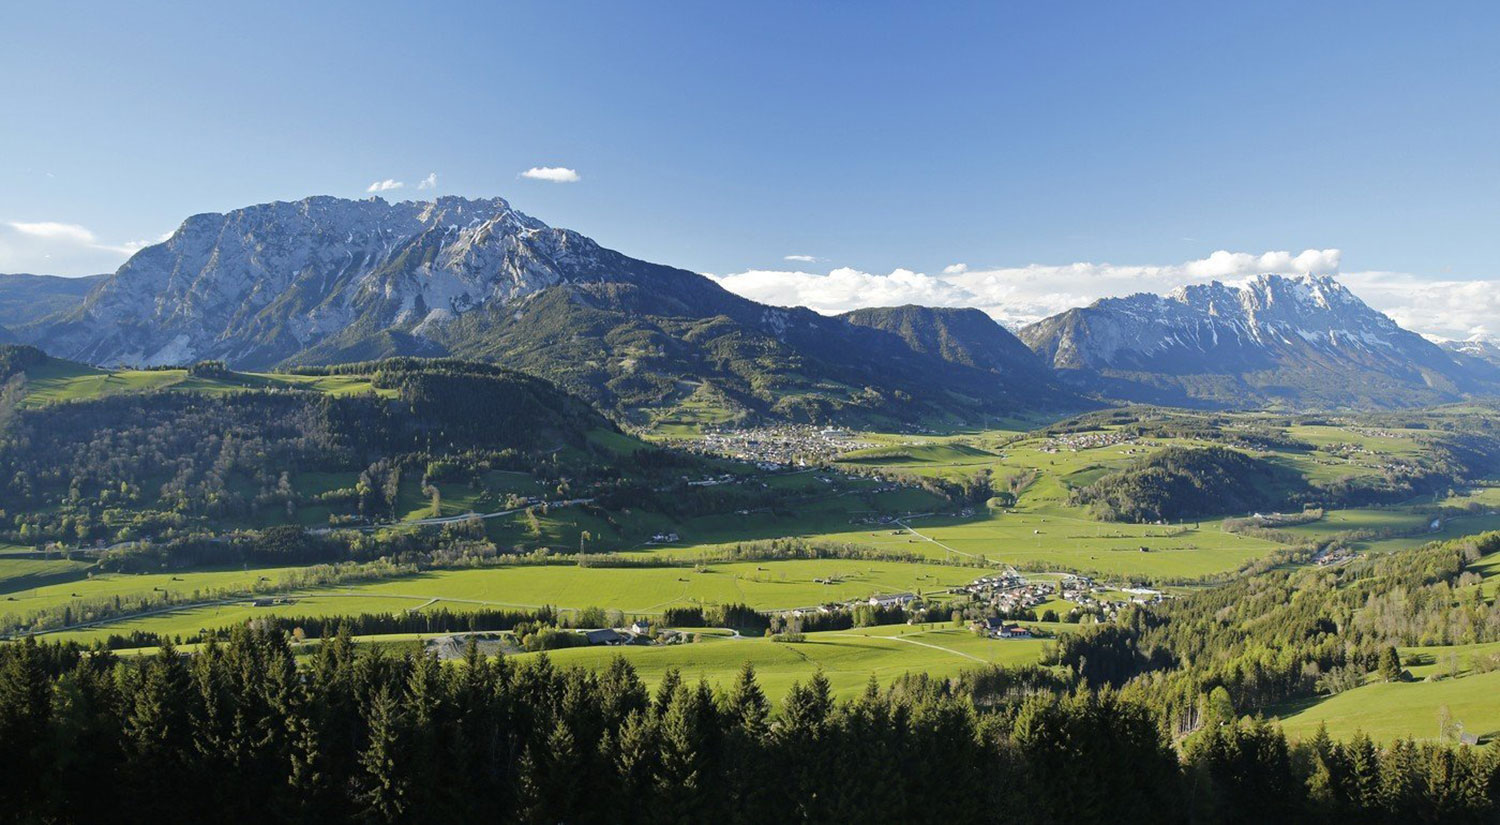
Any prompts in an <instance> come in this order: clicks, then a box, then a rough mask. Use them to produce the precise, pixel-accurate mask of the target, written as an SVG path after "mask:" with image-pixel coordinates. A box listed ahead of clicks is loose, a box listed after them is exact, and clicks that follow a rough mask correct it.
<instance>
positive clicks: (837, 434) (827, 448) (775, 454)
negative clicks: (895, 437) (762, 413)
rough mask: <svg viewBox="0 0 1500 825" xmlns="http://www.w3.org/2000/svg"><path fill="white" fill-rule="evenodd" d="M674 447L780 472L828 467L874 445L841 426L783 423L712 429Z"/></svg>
mask: <svg viewBox="0 0 1500 825" xmlns="http://www.w3.org/2000/svg"><path fill="white" fill-rule="evenodd" d="M674 446H678V447H682V448H685V449H689V450H694V451H697V452H702V453H708V454H711V455H717V456H722V457H725V458H733V459H738V460H740V461H747V462H750V463H752V464H755V465H756V466H757V467H759V468H760V469H762V470H780V469H786V468H788V467H813V466H819V465H822V464H827V463H829V462H831V461H833V460H834V459H836V458H838V457H839V456H840V455H842V454H844V453H847V452H849V451H851V450H862V449H866V448H868V447H873V446H874V445H873V444H870V443H867V442H864V441H860V440H859V439H857V438H855V436H854V434H853V433H851V432H850V431H848V430H846V429H843V428H841V427H817V426H813V425H811V424H780V425H776V426H769V427H752V428H748V429H712V428H708V429H705V430H704V433H703V437H702V438H701V439H692V440H687V441H683V442H681V443H680V444H674Z"/></svg>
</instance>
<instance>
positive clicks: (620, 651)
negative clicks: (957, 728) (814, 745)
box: [525, 625, 1045, 700]
mask: <svg viewBox="0 0 1500 825" xmlns="http://www.w3.org/2000/svg"><path fill="white" fill-rule="evenodd" d="M1043 644H1045V643H1044V642H1042V641H1040V640H1025V641H1021V640H1006V641H996V640H992V639H982V638H979V637H977V636H975V635H974V634H973V633H971V632H969V631H968V630H960V629H956V628H952V627H946V628H933V629H924V628H923V627H921V626H917V627H908V626H906V625H896V626H893V627H880V628H866V629H858V630H847V631H838V632H828V633H809V634H807V641H805V642H801V643H798V644H787V643H781V642H773V641H770V640H768V639H762V638H755V639H748V638H747V639H726V638H722V637H717V636H706V637H704V640H703V641H701V642H698V643H696V644H686V645H675V646H668V647H621V648H599V647H595V648H570V649H566V650H557V651H552V652H550V653H548V654H547V655H548V656H550V657H551V658H552V661H553V662H554V663H555V664H557V665H559V666H563V667H567V666H575V665H576V666H583V667H591V668H598V667H603V666H604V665H607V664H608V663H609V661H610V660H611V659H612V658H614V657H615V656H617V655H622V656H624V657H625V658H626V659H627V660H628V661H629V662H630V663H631V664H632V665H634V666H635V668H636V670H637V671H638V672H639V673H640V675H641V678H642V679H644V680H645V681H646V683H647V684H649V685H653V686H654V685H655V684H656V683H657V682H659V681H660V680H661V678H662V675H663V674H664V673H665V672H666V671H667V670H668V669H669V668H677V669H679V670H681V671H682V675H683V678H685V679H687V680H695V679H698V678H704V679H707V680H708V681H709V682H710V683H711V684H714V685H718V686H727V685H728V684H729V683H730V682H731V680H732V679H733V678H734V676H735V674H737V673H738V672H739V669H740V667H741V666H742V665H743V663H745V662H750V663H751V664H752V665H754V666H755V671H756V677H757V679H758V680H759V681H760V684H761V687H762V688H763V689H764V690H765V691H766V693H767V694H768V695H769V696H770V697H772V698H773V699H776V700H779V699H780V698H781V697H782V696H784V695H785V694H786V692H787V691H788V690H789V689H790V688H791V686H792V683H793V682H799V681H800V682H804V683H805V682H806V681H807V679H808V678H809V677H810V676H811V675H812V674H813V672H814V671H815V670H819V669H821V670H822V671H823V674H824V675H825V676H827V677H828V681H829V683H830V684H831V685H832V687H833V690H834V692H835V693H836V694H837V695H838V696H841V697H849V696H853V695H856V694H858V693H859V692H860V691H862V690H864V687H865V684H866V683H867V682H868V681H869V679H870V677H871V676H874V677H875V678H876V679H877V680H878V681H880V682H881V683H883V684H888V683H889V682H890V681H891V680H892V679H893V678H895V677H897V676H900V675H901V674H903V673H916V672H921V673H927V674H929V675H932V676H937V677H943V676H951V675H954V674H957V673H958V672H959V671H962V670H966V669H972V668H975V667H979V666H981V665H984V664H1034V663H1035V662H1036V661H1037V659H1038V657H1039V656H1040V655H1041V649H1042V645H1043ZM525 655H527V656H531V655H535V654H525Z"/></svg>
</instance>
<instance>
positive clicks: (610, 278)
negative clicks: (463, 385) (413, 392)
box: [0, 197, 1500, 425]
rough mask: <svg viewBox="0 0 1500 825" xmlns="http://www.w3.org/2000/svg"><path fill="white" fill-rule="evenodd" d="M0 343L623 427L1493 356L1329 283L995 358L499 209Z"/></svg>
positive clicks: (174, 245) (939, 318)
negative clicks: (473, 400)
mask: <svg viewBox="0 0 1500 825" xmlns="http://www.w3.org/2000/svg"><path fill="white" fill-rule="evenodd" d="M7 342H20V343H29V344H33V345H36V346H38V347H41V348H43V349H44V350H46V351H47V352H48V353H49V354H51V355H54V356H58V357H62V358H67V359H71V360H76V361H82V362H87V363H92V364H99V365H105V366H119V365H139V366H157V365H167V364H181V363H188V362H194V361H200V360H223V361H225V362H227V363H228V364H229V365H230V366H231V367H235V368H241V369H272V368H277V367H287V366H296V365H326V364H336V363H344V362H350V361H364V360H370V359H375V358H382V357H388V356H395V355H417V356H453V357H459V358H466V359H471V360H480V361H488V362H493V363H497V364H501V365H503V366H507V367H512V368H515V369H520V370H523V371H526V372H530V373H532V374H535V375H540V376H543V377H545V378H548V379H550V380H552V381H554V382H556V383H558V384H560V385H561V386H563V387H564V388H565V389H567V390H569V391H571V392H573V393H575V394H578V395H580V396H582V397H584V398H586V399H587V400H589V401H590V402H592V403H594V404H595V405H596V406H598V407H600V408H601V409H604V410H606V411H609V412H611V413H612V414H613V415H614V416H615V417H616V418H617V419H619V420H623V421H628V422H630V423H634V424H642V425H644V424H651V423H662V422H682V423H707V422H714V423H719V422H723V421H726V420H750V419H756V418H768V419H790V420H803V421H828V420H840V421H844V422H849V423H856V422H857V423H865V424H872V425H874V424H890V423H898V422H899V423H916V422H929V421H933V420H948V421H973V420H976V419H977V418H978V417H980V416H986V415H993V414H1001V415H1004V414H1017V413H1025V412H1042V411H1062V410H1078V409H1082V408H1085V407H1088V406H1093V405H1097V404H1099V403H1103V402H1109V401H1140V402H1151V403H1169V404H1182V405H1197V406H1241V407H1243V406H1265V405H1272V406H1277V405H1279V406H1296V407H1302V408H1335V407H1399V406H1408V405H1419V404H1433V403H1442V402H1448V401H1454V400H1458V399H1461V398H1465V397H1471V396H1476V395H1478V396H1486V395H1494V394H1500V358H1496V357H1495V353H1494V352H1492V351H1490V352H1486V351H1481V350H1477V349H1474V348H1473V347H1471V348H1470V349H1468V350H1464V349H1445V348H1443V347H1440V346H1438V345H1436V344H1433V343H1431V342H1429V341H1427V340H1426V339H1424V338H1422V337H1421V336H1419V335H1416V334H1415V333H1412V332H1409V331H1407V330H1404V329H1402V328H1401V327H1400V326H1398V325H1397V324H1396V323H1395V322H1394V321H1392V320H1391V319H1390V318H1388V317H1387V316H1385V315H1383V314H1381V313H1379V312H1376V311H1375V310H1373V309H1371V308H1370V307H1368V306H1366V305H1365V304H1364V303H1363V302H1362V301H1360V300H1359V299H1358V298H1357V297H1355V296H1354V295H1353V294H1352V293H1350V292H1349V291H1348V290H1347V289H1346V288H1344V287H1343V286H1342V285H1341V284H1340V283H1338V282H1337V281H1336V280H1334V279H1333V278H1331V277H1327V276H1297V277H1286V276H1282V275H1274V274H1268V275H1264V276H1261V277H1259V278H1256V279H1254V280H1252V281H1250V282H1248V283H1246V284H1244V285H1239V286H1234V285H1226V284H1222V283H1217V282H1215V283H1212V284H1203V285H1193V286H1186V287H1183V288H1181V289H1179V290H1177V291H1175V292H1173V293H1171V294H1169V295H1165V296H1161V295H1150V294H1144V293H1143V294H1137V295H1131V296H1128V297H1124V298H1109V299H1105V300H1101V301H1097V302H1095V303H1094V304H1091V305H1089V306H1087V307H1082V308H1077V309H1071V310H1068V311H1066V312H1063V313H1061V314H1058V315H1055V316H1052V317H1050V318H1047V319H1044V320H1042V321H1040V322H1037V323H1035V324H1032V325H1030V326H1028V327H1026V328H1024V329H1022V330H1021V331H1020V333H1019V337H1018V336H1017V335H1014V334H1012V333H1011V332H1009V331H1008V330H1006V329H1005V328H1004V327H1003V326H1001V325H1000V324H998V323H996V322H995V321H994V320H993V319H992V318H990V317H989V316H988V315H986V314H984V313H982V312H980V311H978V310H973V309H938V308H929V307H920V306H901V307H884V308H871V309H860V310H856V311H853V312H849V313H845V314H843V315H839V316H825V315H821V314H818V313H816V312H813V311H811V310H808V309H805V308H800V307H796V308H786V307H773V306H768V305H765V304H760V303H756V302H754V301H751V300H749V299H746V298H743V297H740V296H738V295H736V294H734V293H731V292H729V291H727V290H725V289H723V288H722V287H721V286H719V285H718V284H717V283H715V282H714V281H713V280H711V279H709V278H706V277H704V276H702V275H699V274H697V273H694V272H689V271H687V270H683V269H677V268H674V267H670V266H664V265H661V264H654V263H648V262H646V261H642V260H638V259H635V258H631V257H629V256H627V255H624V254H622V253H620V252H616V251H614V250H611V249H606V248H604V247H602V246H600V245H599V244H597V243H595V242H594V241H592V240H590V239H589V238H587V237H585V236H583V235H581V234H579V233H577V232H573V231H571V230H567V229H557V228H553V227H550V226H548V225H546V224H544V223H542V222H541V221H539V220H537V219H535V218H532V217H530V216H527V215H525V214H522V213H521V212H519V211H517V210H515V209H513V208H512V207H511V206H510V204H509V203H507V202H506V201H505V200H503V199H501V198H491V199H480V200H471V199H465V198H459V197H443V198H438V199H436V200H435V201H431V202H420V201H406V202H399V203H388V202H386V201H385V200H383V199H380V198H368V199H365V200H347V199H340V198H334V197H311V198H307V199H304V200H300V201H295V202H274V203H267V204H259V205H255V206H249V207H246V208H243V209H237V210H234V211H231V212H227V213H222V214H220V213H209V214H201V215H195V216H193V217H190V218H188V219H187V220H186V221H184V222H183V224H182V225H181V226H180V227H179V228H178V229H177V231H176V232H174V233H172V235H171V236H169V237H168V238H167V239H166V240H165V241H163V242H161V243H158V244H155V245H153V246H149V247H146V248H144V249H142V250H140V251H139V252H137V253H136V254H135V255H134V256H132V257H131V258H130V260H128V261H127V262H126V263H125V264H124V265H123V266H121V267H120V268H119V270H117V271H116V272H114V273H111V274H107V275H98V276H91V277H89V278H78V279H66V278H51V277H46V276H33V275H10V276H0V343H7ZM1492 349H1493V348H1492Z"/></svg>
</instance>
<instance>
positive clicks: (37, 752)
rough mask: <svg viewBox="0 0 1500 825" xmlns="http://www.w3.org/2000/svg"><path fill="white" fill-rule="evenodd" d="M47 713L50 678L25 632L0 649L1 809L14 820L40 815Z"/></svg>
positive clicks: (49, 712) (50, 699) (35, 645)
mask: <svg viewBox="0 0 1500 825" xmlns="http://www.w3.org/2000/svg"><path fill="white" fill-rule="evenodd" d="M51 714H52V679H51V677H50V676H49V675H48V674H47V671H46V669H45V667H44V665H43V662H42V656H41V653H40V652H39V651H38V650H37V644H36V639H35V638H33V637H31V636H27V637H26V639H25V640H24V641H22V642H21V643H19V644H14V645H10V646H7V647H6V648H4V649H0V747H3V748H4V753H5V755H6V759H5V766H4V768H3V769H0V810H3V811H5V813H6V815H7V816H14V817H15V818H16V819H17V820H26V819H30V818H32V817H33V816H36V817H38V818H39V817H40V813H41V812H40V811H38V810H36V807H38V806H40V804H41V802H42V796H43V795H42V793H41V790H42V788H41V781H42V772H41V769H40V766H41V765H42V764H44V760H45V758H46V756H45V754H44V751H43V748H44V747H45V743H46V738H47V727H48V722H49V719H50V717H51Z"/></svg>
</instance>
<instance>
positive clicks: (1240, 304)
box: [1020, 274, 1500, 408]
mask: <svg viewBox="0 0 1500 825" xmlns="http://www.w3.org/2000/svg"><path fill="white" fill-rule="evenodd" d="M1020 337H1021V339H1022V340H1023V341H1025V342H1026V344H1027V345H1029V346H1030V347H1031V348H1032V349H1033V350H1035V351H1036V352H1037V354H1038V355H1040V356H1041V357H1042V358H1043V359H1044V360H1046V361H1047V362H1048V363H1049V364H1050V365H1051V366H1052V367H1053V368H1054V369H1056V370H1057V371H1058V374H1059V376H1061V377H1062V378H1063V380H1064V381H1065V382H1066V383H1068V384H1070V385H1073V386H1076V387H1080V388H1087V389H1088V390H1089V391H1092V392H1096V393H1101V394H1103V395H1106V396H1110V397H1114V398H1121V399H1127V400H1134V401H1149V402H1154V403H1171V404H1211V405H1216V406H1263V405H1281V406H1297V407H1323V408H1327V407H1361V408H1370V407H1374V408H1382V407H1401V406H1411V405H1421V404H1436V403H1444V402H1449V401H1455V400H1458V399H1460V398H1463V397H1466V396H1470V395H1490V394H1494V393H1496V392H1497V390H1500V370H1497V369H1496V367H1495V365H1493V364H1490V363H1486V362H1484V361H1482V360H1480V359H1478V358H1473V357H1470V356H1468V355H1464V354H1460V353H1453V352H1450V351H1447V350H1445V349H1444V348H1442V347H1440V346H1438V345H1437V344H1434V343H1432V342H1431V341H1428V340H1427V339H1425V338H1423V337H1422V336H1420V335H1418V334H1416V333H1414V332H1411V331H1409V330H1406V329H1403V328H1401V327H1400V326H1399V325H1397V324H1396V322H1395V321H1393V320H1391V319H1390V318H1389V317H1388V316H1386V315H1384V314H1382V313H1380V312H1377V311H1376V310H1374V309H1371V308H1370V307H1369V306H1368V305H1366V304H1365V303H1364V302H1363V301H1361V300H1360V299H1359V298H1358V297H1356V296H1355V295H1354V294H1353V293H1352V292H1350V291H1349V290H1348V289H1347V288H1346V287H1345V286H1344V285H1343V284H1341V283H1339V282H1338V281H1337V280H1335V279H1334V278H1333V277H1331V276H1327V275H1300V276H1295V277H1287V276H1282V275H1275V274H1266V275H1261V276H1259V277H1256V278H1254V279H1251V280H1250V281H1248V282H1246V283H1244V284H1242V285H1228V284H1224V283H1220V282H1217V281H1215V282H1213V283H1209V284H1196V285H1191V286H1184V287H1181V288H1179V289H1177V290H1175V291H1173V292H1172V293H1170V294H1168V295H1152V294H1147V293H1139V294H1136V295H1130V296H1127V297H1123V298H1106V299H1103V300H1100V301H1096V302H1094V303H1093V304H1090V305H1089V306H1087V307H1081V308H1077V309H1070V310H1068V311H1066V312H1063V313H1060V314H1058V315H1054V316H1052V317H1050V318H1046V319H1043V320H1041V321H1038V322H1037V323H1034V324H1031V325H1029V326H1027V327H1025V328H1024V329H1022V330H1021V331H1020Z"/></svg>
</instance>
